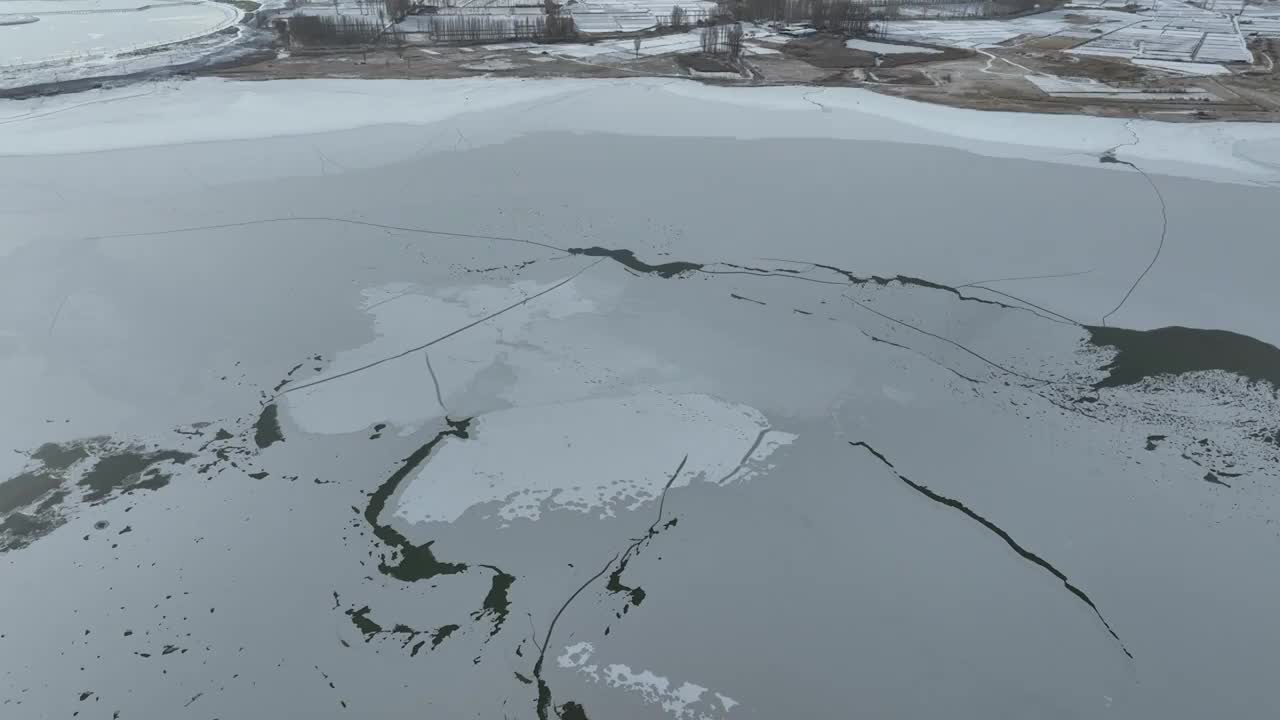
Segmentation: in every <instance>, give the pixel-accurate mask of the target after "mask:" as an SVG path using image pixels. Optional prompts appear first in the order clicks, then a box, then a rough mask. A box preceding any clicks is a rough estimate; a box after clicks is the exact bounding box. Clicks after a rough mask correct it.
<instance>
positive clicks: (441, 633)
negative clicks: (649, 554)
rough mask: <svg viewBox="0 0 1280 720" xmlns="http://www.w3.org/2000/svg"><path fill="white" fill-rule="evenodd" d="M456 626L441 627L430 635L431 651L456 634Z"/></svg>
mask: <svg viewBox="0 0 1280 720" xmlns="http://www.w3.org/2000/svg"><path fill="white" fill-rule="evenodd" d="M457 630H458V626H457V625H441V626H440V627H438V628H436V629H435V631H434V632H432V633H431V649H432V650H435V649H436V648H438V647H440V643H442V642H444V641H445V640H448V639H449V636H450V635H452V634H454V633H455V632H457Z"/></svg>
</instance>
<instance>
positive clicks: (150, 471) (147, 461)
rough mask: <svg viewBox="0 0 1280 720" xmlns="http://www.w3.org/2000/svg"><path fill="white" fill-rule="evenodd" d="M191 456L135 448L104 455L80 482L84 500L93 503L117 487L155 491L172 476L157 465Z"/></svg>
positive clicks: (116, 489)
mask: <svg viewBox="0 0 1280 720" xmlns="http://www.w3.org/2000/svg"><path fill="white" fill-rule="evenodd" d="M193 457H195V456H194V455H192V454H191V453H186V452H181V451H178V450H154V451H151V452H146V451H143V450H142V449H140V448H136V447H135V448H129V449H126V450H121V451H118V452H116V453H113V454H109V455H104V456H102V457H100V458H98V461H97V462H96V463H95V464H94V466H93V467H92V468H90V469H89V471H88V472H86V473H85V474H84V477H83V478H81V479H80V485H81V486H82V487H84V488H85V489H86V492H85V496H84V499H85V501H86V502H91V503H93V502H99V501H101V500H103V499H105V498H106V497H107V496H109V495H111V494H113V493H115V492H117V491H120V490H123V491H124V492H129V491H131V490H134V489H144V490H158V489H159V488H162V487H164V486H165V485H168V484H169V480H170V478H171V476H170V475H169V474H168V473H166V472H164V471H163V470H162V469H161V468H159V467H157V466H158V465H161V464H162V463H175V464H178V465H183V464H186V462H187V461H188V460H190V459H191V458H193Z"/></svg>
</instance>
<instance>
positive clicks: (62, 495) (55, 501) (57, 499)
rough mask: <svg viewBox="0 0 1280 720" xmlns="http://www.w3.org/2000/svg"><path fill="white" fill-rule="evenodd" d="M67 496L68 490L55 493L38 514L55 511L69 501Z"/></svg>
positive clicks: (45, 500)
mask: <svg viewBox="0 0 1280 720" xmlns="http://www.w3.org/2000/svg"><path fill="white" fill-rule="evenodd" d="M67 494H68V493H67V491H66V490H59V491H57V492H55V493H53V494H52V495H50V496H49V497H47V498H45V499H44V502H42V503H40V505H39V506H38V507H36V512H37V513H46V512H49V511H50V510H53V509H54V508H56V507H58V506H59V505H61V504H62V503H63V501H65V500H66V499H67ZM125 512H129V511H128V510H125Z"/></svg>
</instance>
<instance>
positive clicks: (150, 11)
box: [0, 0, 240, 68]
mask: <svg viewBox="0 0 1280 720" xmlns="http://www.w3.org/2000/svg"><path fill="white" fill-rule="evenodd" d="M6 16H12V17H18V16H22V17H26V18H32V17H34V18H36V21H35V22H25V23H22V24H15V25H7V24H4V23H3V22H0V68H3V67H6V66H19V65H29V64H34V63H46V62H55V61H67V62H72V61H83V60H92V59H97V58H101V57H104V56H113V55H118V54H121V53H128V52H135V51H139V50H145V49H147V48H152V47H157V46H160V45H167V44H169V43H174V42H179V41H182V40H190V39H194V38H197V37H200V36H203V35H208V34H210V33H214V32H217V31H218V30H222V29H223V28H227V27H231V26H233V25H234V24H235V23H236V22H237V21H238V20H239V18H240V13H239V11H238V10H236V8H235V7H233V6H231V5H227V4H222V3H215V2H205V1H203V0H193V1H190V2H142V1H141V0H0V20H2V19H3V18H4V17H6Z"/></svg>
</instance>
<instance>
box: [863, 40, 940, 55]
mask: <svg viewBox="0 0 1280 720" xmlns="http://www.w3.org/2000/svg"><path fill="white" fill-rule="evenodd" d="M844 46H845V47H847V48H850V49H852V50H866V51H867V52H873V53H878V54H880V55H903V54H908V53H920V54H924V55H928V54H930V53H940V52H942V51H941V50H938V49H937V48H927V47H920V46H919V45H899V44H897V43H886V42H876V41H874V40H863V39H862V38H853V39H852V40H845V42H844Z"/></svg>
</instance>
